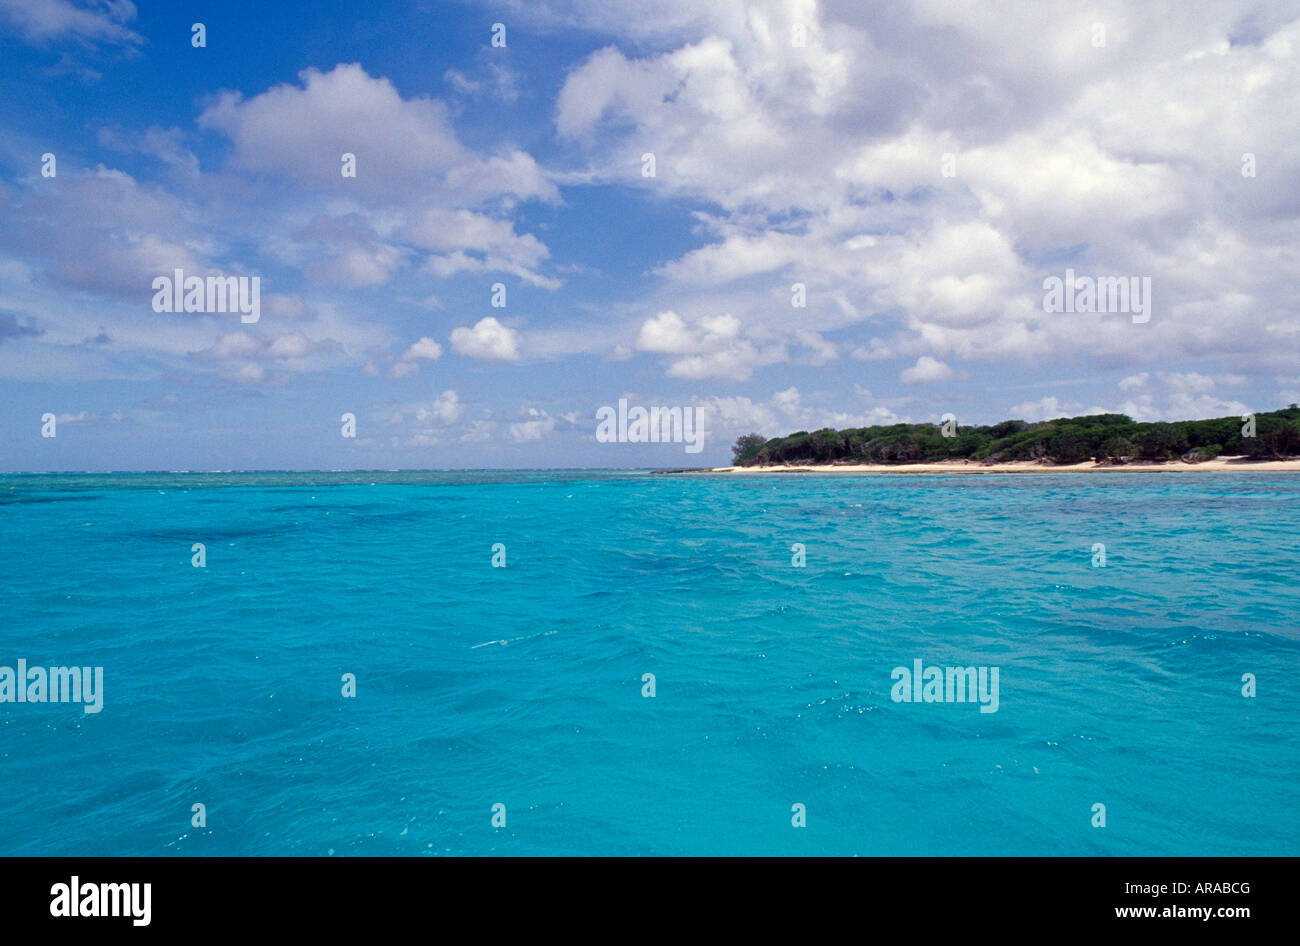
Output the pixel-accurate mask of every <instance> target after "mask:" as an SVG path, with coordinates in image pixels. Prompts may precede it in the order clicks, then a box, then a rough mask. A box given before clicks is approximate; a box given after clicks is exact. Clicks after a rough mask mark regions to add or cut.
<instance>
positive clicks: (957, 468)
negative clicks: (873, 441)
mask: <svg viewBox="0 0 1300 946" xmlns="http://www.w3.org/2000/svg"><path fill="white" fill-rule="evenodd" d="M682 472H692V473H740V474H754V473H975V474H977V473H1300V459H1291V460H1250V459H1247V458H1245V457H1219V458H1217V459H1214V460H1205V461H1202V462H1200V463H1184V462H1183V461H1181V460H1175V461H1173V462H1170V463H1126V464H1123V465H1116V464H1109V463H1107V464H1102V463H1093V462H1091V461H1089V462H1087V463H1072V464H1061V465H1058V464H1053V463H1036V462H1034V461H1032V460H1019V461H1015V462H1012V463H979V462H975V461H970V460H949V461H943V462H939V463H906V464H901V463H890V464H885V463H844V464H822V465H808V466H719V467H713V468H712V469H707V470H689V471H682Z"/></svg>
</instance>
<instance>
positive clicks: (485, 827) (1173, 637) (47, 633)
mask: <svg viewBox="0 0 1300 946" xmlns="http://www.w3.org/2000/svg"><path fill="white" fill-rule="evenodd" d="M1298 532H1300V477H1297V476H1294V475H1288V474H1277V475H1273V474H1243V475H1173V474H1169V475H1153V474H1113V475H1104V476H1098V475H1092V476H1073V475H1053V476H1028V475H1020V476H1015V475H1011V476H997V475H986V476H910V475H886V476H848V475H834V476H802V475H801V476H798V477H795V476H790V475H780V476H746V477H731V478H729V477H722V476H655V475H648V474H645V473H609V472H581V471H579V472H533V473H470V472H464V473H420V474H416V473H406V474H384V473H360V474H323V473H322V474H196V475H188V474H158V475H152V474H142V475H131V474H114V475H85V476H80V475H78V476H3V477H0V575H2V576H3V578H2V579H0V581H2V582H3V584H2V586H0V587H2V588H3V598H2V600H3V612H2V616H0V665H9V666H14V665H15V662H16V660H17V659H18V658H20V657H21V658H26V659H27V660H28V663H29V665H31V666H35V665H38V664H40V665H47V666H50V665H59V666H61V665H68V664H76V665H87V666H102V667H103V668H104V708H103V711H102V712H100V713H98V714H85V713H83V711H82V708H81V707H80V706H78V705H70V704H31V703H27V704H15V703H4V704H0V784H2V785H3V791H2V792H0V854H6V855H47V854H68V855H119V854H127V855H145V854H162V855H169V854H171V855H209V854H244V855H277V854H302V855H327V854H331V853H332V854H334V855H388V854H401V855H442V854H475V855H520V854H523V855H527V854H740V855H749V854H836V855H847V854H863V855H913V854H923V855H929V854H956V855H976V854H997V855H1038V854H1048V855H1054V854H1082V855H1231V854H1246V855H1252V854H1288V855H1294V854H1296V853H1300V844H1298V842H1297V836H1298V834H1300V831H1298V830H1297V829H1298V828H1300V805H1298V804H1297V796H1296V786H1297V784H1300V734H1298V732H1297V721H1300V689H1298V688H1297V669H1298V667H1300V634H1298V632H1297V627H1298V623H1300V622H1298V620H1297V615H1298V614H1300V581H1298V576H1300V545H1298V543H1297V541H1296V536H1297V533H1298ZM195 542H202V543H204V544H205V545H206V556H207V564H206V568H202V569H199V568H194V567H192V566H191V554H192V553H191V545H192V544H193V543H195ZM498 542H499V543H502V544H504V546H505V548H506V552H505V555H506V567H504V568H494V567H492V565H491V560H492V556H493V551H492V546H493V544H494V543H498ZM1098 542H1100V543H1104V544H1105V547H1106V566H1105V567H1104V568H1103V567H1093V564H1092V561H1093V553H1092V547H1093V544H1094V543H1098ZM794 543H802V544H803V545H804V547H805V550H806V551H805V555H806V566H805V567H803V568H797V567H793V566H792V564H791V559H792V554H793V553H792V552H791V546H792V545H793V544H794ZM916 659H921V660H923V661H924V662H925V664H926V665H931V664H936V665H964V666H975V665H979V666H996V667H998V668H999V674H1000V675H999V680H1000V684H999V707H998V710H997V712H996V713H981V712H979V710H978V707H977V706H976V705H974V704H970V703H966V704H960V703H895V702H893V701H892V699H891V696H890V692H891V686H892V683H893V681H892V679H891V672H892V670H893V668H895V667H897V666H907V667H911V665H912V662H913V661H914V660H916ZM347 673H351V674H355V675H356V680H357V695H356V697H355V698H350V699H348V698H344V697H343V696H342V693H341V689H342V683H341V679H342V677H343V675H344V674H347ZM647 673H652V674H654V675H655V687H656V691H655V692H656V695H655V696H654V698H646V697H643V696H642V687H643V684H642V678H643V674H647ZM1245 673H1251V674H1254V675H1255V677H1256V680H1257V687H1258V695H1257V696H1256V697H1255V698H1253V699H1248V698H1245V697H1243V695H1242V692H1241V691H1242V675H1243V674H1245ZM195 803H201V804H203V805H205V806H206V810H207V825H206V827H202V828H196V827H193V826H192V825H191V817H192V815H191V812H192V807H191V806H192V805H194V804H195ZM1097 803H1101V804H1104V805H1105V806H1106V826H1105V827H1104V828H1097V827H1093V825H1092V818H1093V813H1092V810H1093V805H1094V804H1097ZM495 804H502V805H505V806H506V807H505V811H506V824H505V827H500V828H494V827H493V826H492V823H491V820H492V807H493V805H495ZM795 804H802V805H804V806H805V807H806V821H807V826H806V827H804V828H796V827H793V826H792V824H791V819H792V814H791V812H792V806H793V805H795Z"/></svg>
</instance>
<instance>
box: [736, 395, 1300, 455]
mask: <svg viewBox="0 0 1300 946" xmlns="http://www.w3.org/2000/svg"><path fill="white" fill-rule="evenodd" d="M1250 433H1251V430H1250V425H1249V424H1248V423H1246V422H1245V421H1243V420H1242V418H1240V417H1218V418H1213V419H1210V420H1186V421H1175V422H1152V423H1138V422H1137V421H1134V420H1133V419H1132V418H1131V417H1128V416H1127V415H1125V414H1090V415H1085V416H1083V417H1062V418H1058V419H1056V420H1048V421H1041V422H1038V423H1029V422H1027V421H1023V420H1004V421H1002V422H1001V423H998V424H992V425H986V426H973V427H971V426H968V427H962V426H958V427H957V428H956V430H955V434H956V436H951V437H945V436H944V435H943V431H942V428H941V427H940V426H939V425H938V424H891V425H889V426H883V427H881V426H877V427H851V428H847V429H845V430H832V429H831V428H829V427H825V428H822V429H821V430H814V431H812V432H811V433H809V432H808V431H806V430H801V431H798V432H796V433H793V434H789V435H787V436H785V437H776V438H773V439H771V440H766V441H765V440H763V438H762V437H761V435H759V434H745V435H744V436H743V437H741V438H740V439H739V440H737V441H736V445H735V446H734V447H732V455H733V457H734V463H735V464H736V465H737V466H769V465H784V464H814V463H818V464H820V463H926V462H936V461H940V460H975V461H980V462H987V463H997V462H1006V461H1011V460H1038V461H1042V462H1044V463H1059V464H1068V463H1082V462H1086V461H1088V460H1091V459H1095V460H1096V461H1097V462H1100V463H1116V464H1120V463H1130V462H1152V461H1163V460H1176V459H1183V460H1188V461H1197V460H1209V459H1213V458H1214V457H1217V456H1248V457H1252V458H1255V459H1283V458H1286V457H1294V456H1298V455H1300V408H1297V407H1296V405H1294V404H1292V405H1291V406H1290V407H1286V408H1283V409H1281V410H1277V411H1270V412H1266V413H1260V414H1256V415H1254V431H1253V433H1254V436H1249V434H1250Z"/></svg>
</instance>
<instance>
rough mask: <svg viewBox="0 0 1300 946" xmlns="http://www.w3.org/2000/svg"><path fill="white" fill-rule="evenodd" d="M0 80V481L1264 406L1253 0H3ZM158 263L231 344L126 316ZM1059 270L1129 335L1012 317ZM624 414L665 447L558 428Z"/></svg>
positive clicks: (541, 456)
mask: <svg viewBox="0 0 1300 946" xmlns="http://www.w3.org/2000/svg"><path fill="white" fill-rule="evenodd" d="M194 22H202V23H203V24H204V26H205V28H206V43H207V45H206V47H204V48H195V47H194V46H192V45H191V25H192V24H193V23H194ZM495 23H502V24H504V26H505V38H506V44H505V46H504V47H503V48H502V47H493V46H492V45H491V40H492V35H493V24H495ZM1099 28H1100V31H1099ZM796 37H798V38H796ZM800 39H801V40H802V42H800V41H799V40H800ZM0 59H2V60H3V61H4V62H5V64H6V65H5V68H4V70H3V73H0V131H2V133H0V429H2V430H3V433H4V436H3V438H2V439H0V469H3V470H60V469H72V470H100V469H118V470H131V469H316V468H324V469H353V468H366V469H389V468H446V467H559V466H567V467H577V466H582V467H647V466H663V465H699V464H705V463H708V464H714V463H722V462H725V461H727V459H728V458H729V455H730V453H729V447H730V444H731V443H732V442H733V441H734V439H735V437H736V436H737V435H739V434H741V433H745V432H748V431H751V430H757V431H759V432H761V433H763V434H765V435H768V436H776V435H780V434H784V433H788V432H790V431H793V430H798V429H815V428H817V427H821V426H827V425H830V426H848V425H866V424H872V423H890V422H895V421H900V420H902V421H937V420H938V419H939V417H940V416H941V415H942V414H944V413H945V412H952V413H954V414H955V415H956V416H957V418H958V421H959V423H986V422H992V421H996V420H1001V419H1004V418H1007V417H1021V418H1025V419H1028V420H1040V419H1047V418H1050V417H1053V416H1061V415H1068V414H1080V413H1085V412H1097V411H1122V412H1124V413H1128V414H1131V415H1132V416H1134V417H1137V418H1138V419H1141V420H1152V419H1177V418H1183V417H1204V416H1220V415H1228V414H1239V413H1243V412H1245V411H1248V410H1269V409H1273V408H1276V407H1278V406H1282V405H1284V404H1286V403H1289V402H1293V401H1300V357H1298V356H1300V311H1298V304H1297V301H1296V293H1295V288H1296V286H1298V285H1300V254H1298V253H1297V238H1296V237H1297V233H1298V232H1300V231H1298V230H1297V222H1298V221H1297V217H1298V216H1300V184H1297V182H1298V181H1300V131H1298V129H1300V122H1297V112H1296V102H1297V101H1300V96H1298V95H1297V92H1300V81H1298V80H1300V12H1298V11H1297V8H1296V6H1295V5H1294V4H1291V3H1279V2H1272V3H1262V4H1253V5H1252V4H1242V3H1241V2H1239V0H1233V2H1225V3H1213V2H1191V3H1172V2H1171V3H1140V4H1139V3H1123V2H1105V3H1101V4H1098V5H1095V6H1094V7H1092V8H1090V9H1087V10H1082V9H1080V8H1079V7H1078V5H1077V4H1075V3H1067V2H1060V3H1056V2H1045V3H1035V4H1032V5H1026V4H1023V3H998V2H989V3H982V4H973V5H968V4H953V3H948V2H939V0H933V2H932V0H918V2H914V3H906V4H905V3H890V2H881V3H872V4H862V3H859V2H848V0H836V2H824V3H817V2H812V0H788V2H780V3H776V2H773V3H767V2H755V3H743V4H742V3H731V2H721V0H720V2H715V3H709V4H701V3H696V2H690V3H685V2H683V3H678V2H673V0H668V2H663V3H657V4H653V5H649V6H645V5H639V6H637V7H630V6H625V5H615V4H607V3H605V4H601V3H590V2H550V0H544V2H539V3H533V2H529V3H483V4H478V3H468V2H467V3H430V2H374V3H367V4H345V3H328V2H318V3H303V4H288V3H286V4H266V3H252V2H250V3H235V2H213V3H204V4H200V5H197V6H187V5H177V4H161V3H160V4H143V3H142V4H139V5H133V4H132V3H130V2H127V0H0ZM344 152H348V153H352V154H354V155H356V161H357V175H356V177H355V178H345V177H343V176H342V174H341V173H340V159H341V155H342V154H343V153H344ZM47 153H50V154H53V155H55V161H56V169H57V173H56V174H55V176H53V177H48V176H43V174H42V156H43V155H44V154H47ZM646 153H653V154H654V155H655V175H654V176H653V177H646V176H644V175H643V161H642V156H643V155H644V154H646ZM1247 156H1249V157H1247ZM1247 165H1250V166H1251V171H1250V172H1246V173H1244V172H1243V168H1245V167H1247ZM176 268H182V269H184V270H185V272H186V273H187V274H192V275H218V274H224V275H230V276H249V277H251V276H257V277H259V278H260V281H261V287H262V288H261V292H262V314H261V318H260V320H259V321H258V322H257V323H256V324H244V323H242V322H241V320H240V317H239V315H238V314H223V313H196V312H188V313H186V312H182V313H159V312H155V311H154V310H153V307H152V305H151V300H152V298H153V289H152V280H153V279H154V278H155V277H156V276H159V275H169V274H171V272H172V271H173V270H174V269H176ZM1067 268H1072V269H1074V270H1075V271H1076V272H1077V273H1079V274H1080V275H1089V276H1097V277H1149V278H1150V280H1151V286H1152V295H1151V302H1152V305H1151V313H1150V320H1149V321H1146V322H1137V321H1135V320H1134V318H1133V317H1131V316H1130V314H1128V313H1125V312H1068V313H1067V312H1047V311H1044V306H1043V297H1044V286H1043V283H1044V280H1045V279H1047V278H1049V277H1053V276H1056V277H1064V275H1065V271H1066V269H1067ZM496 283H501V284H503V285H504V286H505V287H506V305H505V306H504V307H493V306H492V304H491V299H492V286H493V285H494V284H496ZM796 283H800V284H802V285H804V286H805V287H806V306H804V307H795V306H793V305H792V286H793V285H794V284H796ZM620 398H626V399H627V400H628V401H629V403H631V404H641V405H645V406H647V407H648V406H654V405H662V406H682V407H694V408H696V409H698V410H700V411H701V412H703V415H704V416H705V417H707V418H708V430H709V434H708V438H707V439H706V441H705V444H706V445H705V449H704V451H703V452H702V453H700V454H696V455H688V454H686V453H685V452H684V450H683V448H682V445H680V444H672V445H668V444H657V445H649V444H627V443H599V442H597V440H596V437H595V431H596V412H597V410H598V409H599V408H600V407H602V406H604V405H615V404H617V403H618V401H619V399H620ZM48 413H52V414H54V415H55V416H56V417H57V419H58V420H57V436H55V437H53V438H49V437H42V436H41V429H42V421H41V418H42V416H43V415H45V414H48ZM344 413H352V414H354V415H355V417H356V427H357V436H356V437H355V438H346V437H343V436H342V435H341V432H340V431H341V423H340V418H341V416H342V415H343V414H344Z"/></svg>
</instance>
